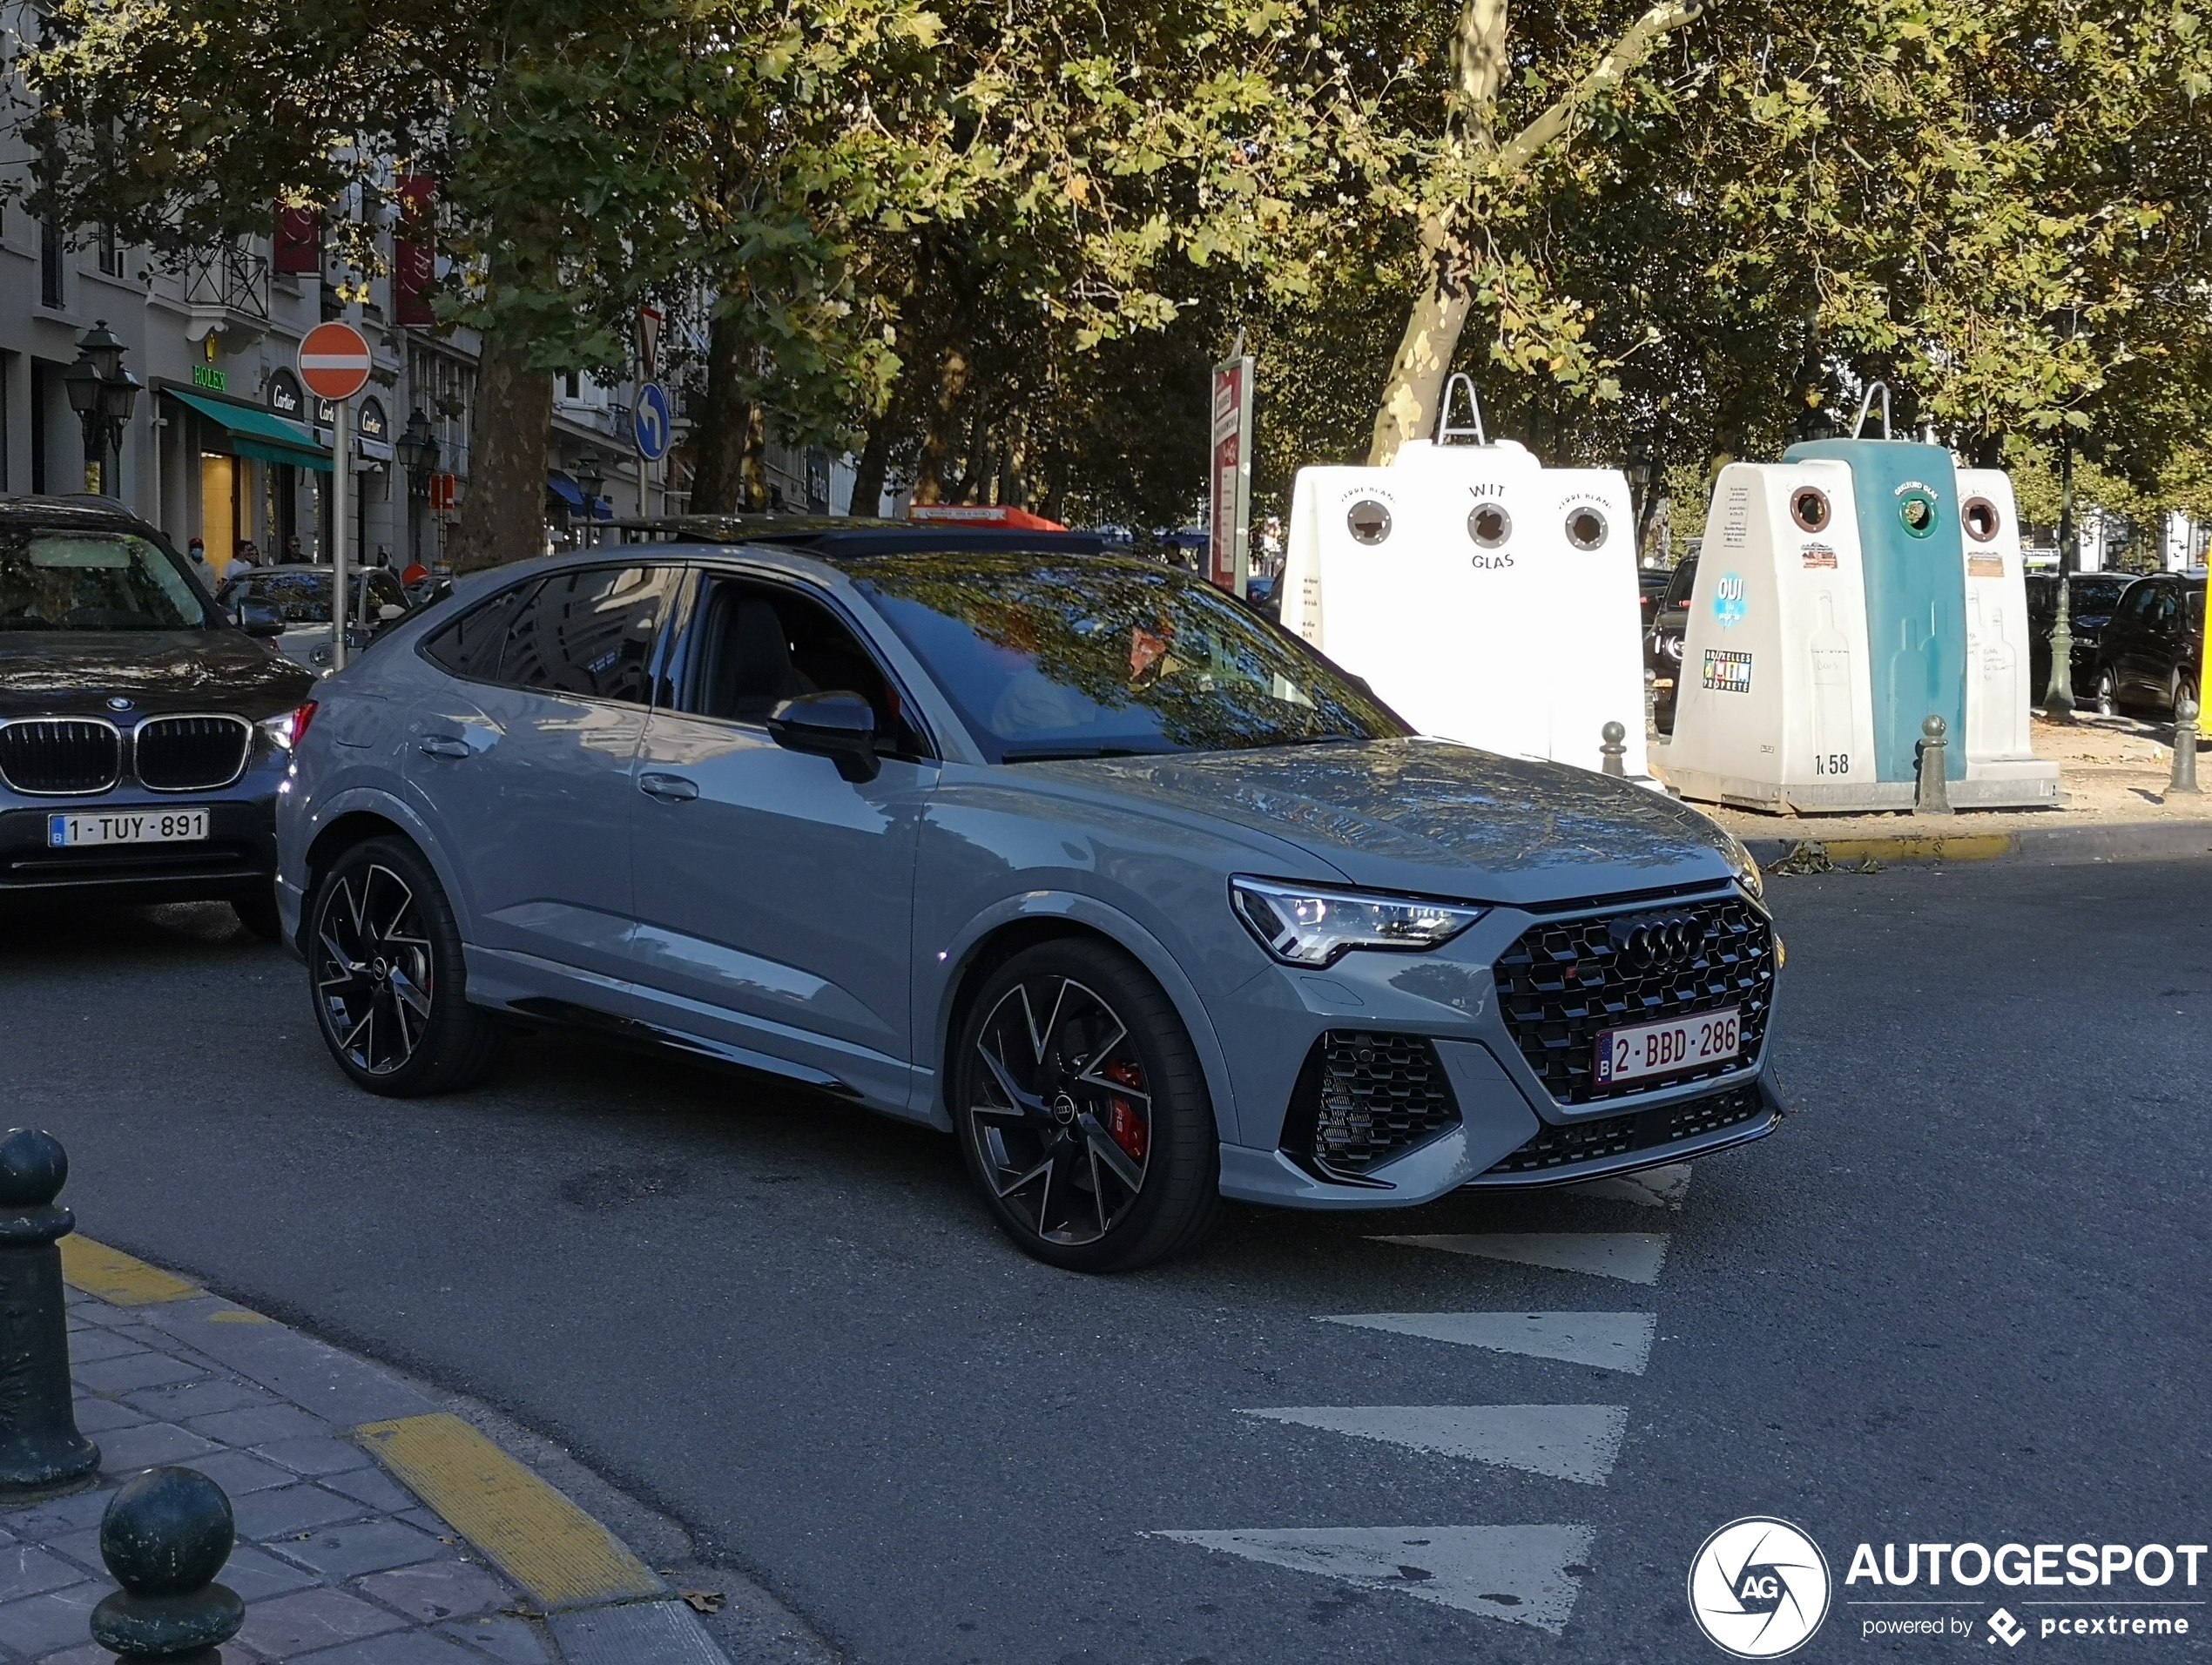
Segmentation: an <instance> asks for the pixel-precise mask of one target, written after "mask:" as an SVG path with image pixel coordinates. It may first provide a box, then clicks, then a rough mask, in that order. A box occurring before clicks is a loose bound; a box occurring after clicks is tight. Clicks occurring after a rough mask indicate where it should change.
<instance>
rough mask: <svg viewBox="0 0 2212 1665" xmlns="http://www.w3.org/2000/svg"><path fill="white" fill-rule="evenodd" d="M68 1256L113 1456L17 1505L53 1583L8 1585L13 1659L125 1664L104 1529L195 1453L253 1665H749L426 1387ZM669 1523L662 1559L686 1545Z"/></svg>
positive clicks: (87, 1385) (125, 1261)
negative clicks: (168, 1465)
mask: <svg viewBox="0 0 2212 1665" xmlns="http://www.w3.org/2000/svg"><path fill="white" fill-rule="evenodd" d="M62 1248H63V1251H64V1253H63V1260H64V1267H63V1272H64V1281H65V1283H66V1284H68V1286H69V1301H70V1305H69V1313H70V1345H71V1363H72V1367H73V1371H72V1373H73V1375H74V1377H75V1379H76V1392H77V1404H78V1414H79V1418H80V1420H81V1424H82V1426H84V1430H85V1432H87V1433H88V1434H90V1435H91V1437H92V1438H93V1439H95V1440H96V1441H98V1443H99V1445H100V1446H102V1448H103V1463H102V1469H101V1473H100V1475H99V1477H98V1480H97V1481H96V1482H95V1484H94V1486H93V1487H92V1488H91V1489H90V1490H86V1491H84V1492H80V1493H76V1494H73V1495H71V1496H68V1497H58V1498H50V1499H44V1500H34V1501H31V1502H28V1503H25V1504H23V1505H20V1506H14V1507H0V1543H6V1544H7V1545H8V1548H9V1552H10V1556H11V1557H12V1558H13V1559H14V1560H16V1561H21V1562H22V1563H23V1569H22V1570H24V1571H25V1572H34V1571H35V1573H36V1574H37V1576H36V1578H35V1579H31V1580H30V1581H25V1580H23V1579H13V1580H10V1581H8V1583H9V1584H10V1586H11V1587H10V1589H9V1590H8V1592H7V1594H8V1596H9V1598H10V1599H7V1600H4V1601H0V1658H5V1659H17V1658H30V1659H37V1660H40V1661H42V1662H45V1665H112V1662H111V1656H110V1655H108V1654H107V1652H106V1651H105V1649H102V1648H98V1647H95V1646H93V1645H91V1642H90V1641H89V1639H88V1636H87V1627H86V1624H85V1621H84V1614H86V1613H88V1612H89V1610H90V1608H91V1605H92V1603H93V1602H95V1601H98V1598H99V1596H100V1595H101V1594H105V1591H106V1590H107V1589H110V1588H112V1587H113V1586H112V1581H111V1580H109V1579H108V1577H107V1576H106V1573H105V1567H102V1565H101V1563H100V1561H99V1559H98V1545H97V1536H98V1534H97V1532H96V1531H94V1530H92V1528H94V1527H97V1525H98V1520H99V1516H100V1514H101V1513H102V1512H103V1511H104V1510H105V1506H106V1502H107V1499H108V1495H109V1493H110V1492H111V1488H112V1487H113V1486H116V1485H117V1484H118V1483H119V1482H120V1481H121V1480H123V1479H125V1478H126V1477H127V1476H128V1475H129V1474H131V1473H134V1472H136V1471H137V1470H138V1469H140V1468H143V1467H145V1466H150V1465H153V1464H158V1463H163V1462H176V1463H181V1464H184V1465H185V1466H202V1467H205V1468H206V1469H207V1470H208V1471H209V1472H210V1473H211V1474H212V1475H213V1477H214V1478H216V1479H217V1480H219V1482H221V1483H225V1485H226V1490H227V1491H229V1492H230V1493H232V1495H233V1508H234V1509H235V1510H236V1511H237V1513H238V1515H239V1546H238V1548H237V1550H235V1551H234V1552H233V1555H232V1558H231V1561H230V1564H229V1565H228V1566H227V1567H226V1569H225V1571H224V1573H223V1574H221V1576H222V1578H223V1580H224V1581H226V1582H229V1583H232V1584H233V1586H234V1587H237V1588H238V1589H239V1594H242V1595H244V1596H245V1597H246V1601H247V1627H246V1630H245V1631H244V1632H242V1633H241V1634H240V1635H239V1639H238V1645H237V1646H236V1648H234V1649H226V1651H232V1652H235V1653H236V1654H237V1655H238V1657H239V1659H240V1660H241V1661H246V1660H252V1661H257V1662H258V1661H280V1660H287V1659H304V1658H309V1657H320V1656H322V1655H323V1653H324V1651H325V1650H326V1649H332V1648H335V1650H336V1651H334V1652H332V1653H331V1654H330V1655H329V1657H330V1658H331V1659H332V1660H333V1661H335V1660H337V1659H340V1658H343V1659H345V1660H346V1661H347V1662H349V1665H356V1662H357V1665H385V1662H387V1661H388V1662H389V1665H405V1662H415V1661H429V1660H436V1661H439V1662H448V1661H450V1662H452V1665H463V1662H469V1665H478V1662H483V1661H486V1660H490V1661H501V1662H506V1661H513V1662H521V1665H601V1662H610V1665H611V1662H615V1661H619V1662H620V1665H730V1656H729V1655H728V1654H726V1653H725V1651H724V1650H723V1648H721V1647H720V1646H718V1643H717V1642H716V1641H715V1639H714V1637H713V1636H712V1635H710V1634H709V1632H708V1630H707V1629H706V1628H705V1625H704V1624H703V1623H702V1622H701V1621H700V1619H699V1617H698V1614H695V1613H694V1612H693V1611H692V1610H691V1608H690V1607H688V1606H687V1605H685V1602H684V1601H679V1600H678V1594H679V1592H678V1590H677V1589H676V1588H673V1587H671V1586H670V1585H669V1584H668V1583H666V1582H665V1581H664V1579H663V1578H662V1576H660V1575H659V1574H656V1573H654V1572H653V1571H652V1570H651V1568H649V1567H647V1566H646V1565H645V1564H644V1562H643V1561H641V1560H640V1559H639V1558H638V1557H637V1555H636V1554H634V1553H633V1552H632V1551H631V1548H630V1547H628V1546H627V1545H626V1544H625V1543H624V1541H623V1540H621V1539H620V1538H617V1536H616V1535H615V1534H614V1533H612V1532H611V1531H610V1530H609V1529H608V1528H607V1527H605V1526H604V1525H603V1524H602V1523H601V1522H600V1521H599V1520H597V1518H596V1517H595V1516H593V1515H592V1514H590V1513H586V1512H585V1511H584V1510H583V1509H581V1508H579V1507H577V1505H576V1503H575V1502H573V1501H572V1500H570V1498H568V1497H567V1496H566V1495H564V1494H563V1493H562V1492H560V1491H558V1490H556V1489H555V1488H554V1487H553V1486H551V1485H550V1484H548V1483H547V1481H546V1480H544V1479H543V1478H542V1477H541V1476H540V1475H539V1474H538V1473H536V1471H535V1469H534V1468H533V1467H531V1466H528V1465H526V1464H524V1463H523V1462H521V1461H518V1460H517V1459H516V1457H515V1456H514V1455H512V1454H511V1453H509V1451H508V1450H507V1449H506V1448H505V1446H504V1445H503V1443H497V1442H495V1441H494V1440H493V1439H489V1438H488V1437H487V1436H486V1434H485V1433H484V1432H482V1431H481V1429H480V1428H479V1427H477V1426H472V1423H471V1421H469V1420H464V1419H462V1418H460V1417H457V1416H455V1415H454V1414H452V1412H451V1410H450V1409H449V1408H448V1407H447V1406H445V1405H440V1404H438V1403H437V1402H435V1400H434V1399H432V1398H431V1397H429V1396H428V1394H427V1393H426V1392H423V1391H422V1390H421V1389H420V1388H418V1387H417V1386H415V1385H413V1384H410V1383H408V1382H406V1381H403V1380H401V1379H399V1378H398V1377H396V1376H395V1375H393V1374H392V1373H390V1372H388V1371H385V1370H383V1369H381V1368H380V1367H379V1366H377V1365H372V1364H369V1363H368V1362H367V1361H366V1360H363V1359H361V1358H355V1357H354V1356H353V1355H351V1354H349V1353H345V1352H341V1351H339V1350H338V1349H337V1348H334V1347H332V1346H329V1345H327V1344H325V1343H323V1342H320V1341H318V1340H316V1339H314V1338H313V1337H310V1336H307V1335H305V1334H303V1333H302V1332H300V1331H297V1330H293V1329H292V1328H290V1327H289V1326H287V1325H282V1324H279V1323H277V1322H275V1321H274V1320H273V1319H271V1318H267V1317H266V1316H265V1315H263V1314H261V1313H259V1312H256V1311H252V1310H251V1309H248V1308H245V1307H241V1306H239V1304H236V1303H234V1302H230V1301H225V1300H222V1299H221V1298H218V1297H215V1296H212V1295H210V1294H208V1293H206V1291H202V1290H200V1289H199V1288H198V1287H197V1286H195V1285H193V1284H190V1283H188V1282H186V1281H185V1280H184V1279H182V1278H179V1277H174V1276H172V1275H171V1274H169V1273H167V1272H165V1271H160V1270H159V1269H158V1268H156V1267H153V1266H150V1265H148V1264H146V1263H145V1262H143V1261H139V1260H137V1259H135V1258H134V1257H131V1256H129V1255H125V1254H123V1253H121V1252H120V1251H118V1250H113V1249H111V1248H108V1247H107V1246H105V1244H98V1243H95V1242H92V1241H91V1240H89V1239H85V1238H83V1237H76V1236H71V1237H65V1238H64V1239H63V1240H62ZM476 1420H482V1419H476ZM395 1482H396V1483H395ZM638 1513H642V1512H638ZM299 1527H304V1528H305V1530H295V1529H294V1528H299ZM657 1535H658V1536H660V1537H662V1538H663V1540H664V1541H663V1542H660V1543H657V1544H655V1545H654V1546H653V1547H654V1548H656V1549H659V1550H662V1551H664V1552H665V1551H666V1550H667V1549H668V1548H669V1547H670V1545H669V1543H668V1542H667V1541H665V1540H667V1539H668V1538H670V1537H671V1536H680V1534H657ZM678 1559H684V1560H688V1559H689V1557H688V1556H679V1557H678ZM672 1570H673V1569H671V1571H672ZM686 1570H687V1571H690V1570H691V1569H686ZM698 1571H699V1573H700V1574H703V1575H704V1576H705V1577H718V1574H712V1573H711V1572H707V1571H706V1569H698ZM764 1594H765V1593H764ZM749 1616H750V1615H749ZM793 1640H798V1638H795V1637H794V1638H793ZM777 1652H778V1653H779V1655H782V1656H784V1657H790V1658H794V1659H796V1658H800V1657H804V1656H805V1655H801V1654H795V1653H792V1652H790V1651H789V1650H787V1649H778V1650H777ZM745 1657H746V1658H747V1659H748V1660H750V1659H752V1658H756V1657H765V1655H754V1654H753V1653H752V1650H751V1649H750V1648H747V1649H746V1651H745Z"/></svg>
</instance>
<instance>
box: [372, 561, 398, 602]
mask: <svg viewBox="0 0 2212 1665" xmlns="http://www.w3.org/2000/svg"><path fill="white" fill-rule="evenodd" d="M368 604H369V606H370V607H371V608H372V609H374V608H378V607H404V606H406V605H407V591H406V590H402V589H401V588H400V581H399V577H398V576H397V575H396V574H394V573H390V572H387V571H386V570H384V569H383V568H381V567H377V568H374V569H372V570H370V572H369V575H368Z"/></svg>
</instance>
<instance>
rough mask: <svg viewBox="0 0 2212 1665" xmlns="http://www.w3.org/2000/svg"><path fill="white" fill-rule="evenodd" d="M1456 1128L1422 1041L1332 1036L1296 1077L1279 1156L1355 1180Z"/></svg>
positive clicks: (1444, 1084) (1448, 1097) (1443, 1083)
mask: <svg viewBox="0 0 2212 1665" xmlns="http://www.w3.org/2000/svg"><path fill="white" fill-rule="evenodd" d="M1459 1121H1460V1106H1459V1101H1458V1100H1457V1099H1455V1098H1454V1097H1453V1095H1452V1084H1451V1082H1450V1081H1449V1080H1447V1078H1446V1076H1445V1074H1444V1063H1443V1061H1442V1060H1441V1059H1440V1058H1439V1057H1438V1056H1437V1055H1436V1048H1435V1047H1434V1046H1433V1044H1431V1043H1430V1042H1429V1041H1426V1040H1425V1039H1423V1038H1422V1037H1421V1036H1420V1035H1384V1034H1374V1033H1370V1032H1369V1031H1367V1030H1365V1029H1331V1030H1329V1031H1328V1032H1327V1033H1326V1034H1325V1035H1322V1036H1321V1038H1320V1039H1319V1040H1318V1041H1315V1042H1314V1043H1313V1049H1312V1051H1311V1052H1309V1053H1308V1054H1307V1055H1306V1059H1305V1068H1303V1069H1301V1070H1300V1071H1299V1072H1298V1085H1297V1086H1296V1088H1294V1089H1292V1091H1291V1112H1290V1115H1289V1116H1288V1117H1287V1118H1286V1119H1285V1122H1284V1126H1283V1149H1284V1150H1285V1152H1287V1153H1288V1154H1289V1155H1290V1156H1291V1159H1292V1160H1293V1161H1295V1162H1297V1163H1299V1164H1300V1165H1301V1166H1303V1167H1305V1169H1307V1170H1309V1171H1310V1172H1312V1173H1316V1174H1318V1175H1320V1176H1322V1177H1323V1178H1326V1179H1351V1180H1354V1181H1357V1180H1358V1179H1359V1178H1361V1177H1363V1176H1365V1175H1366V1173H1367V1171H1368V1170H1370V1169H1372V1168H1374V1167H1376V1166H1377V1165H1378V1164H1379V1163H1385V1162H1387V1161H1389V1160H1390V1159H1391V1158H1392V1157H1393V1156H1403V1155H1404V1154H1405V1153H1406V1151H1408V1150H1411V1149H1413V1148H1414V1147H1415V1146H1417V1145H1422V1144H1426V1143H1428V1141H1429V1140H1431V1139H1433V1138H1434V1137H1436V1136H1438V1135H1439V1134H1440V1133H1443V1132H1444V1131H1446V1130H1447V1129H1450V1128H1453V1127H1456V1126H1458V1125H1459Z"/></svg>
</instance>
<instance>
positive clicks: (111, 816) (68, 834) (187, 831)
mask: <svg viewBox="0 0 2212 1665" xmlns="http://www.w3.org/2000/svg"><path fill="white" fill-rule="evenodd" d="M206 836H207V812H206V810H204V809H147V810H122V811H111V812H109V813H107V814H105V815H49V816H48V817H47V818H46V842H47V844H48V845H49V846H51V847H52V848H54V849H57V850H69V849H74V848H76V847H77V846H79V845H85V844H189V843H192V841H193V840H195V839H204V838H206Z"/></svg>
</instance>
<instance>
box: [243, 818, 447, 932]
mask: <svg viewBox="0 0 2212 1665" xmlns="http://www.w3.org/2000/svg"><path fill="white" fill-rule="evenodd" d="M358 814H368V815H374V816H377V817H379V818H381V819H384V820H387V821H389V822H391V823H392V824H393V825H394V826H396V827H398V828H399V829H400V831H401V832H403V833H405V834H406V835H407V837H408V838H409V839H412V840H413V841H414V843H415V847H416V848H417V849H419V850H421V852H422V854H423V857H424V859H426V860H428V862H429V864H430V866H431V870H432V871H433V872H435V873H436V874H437V876H438V884H439V886H441V887H442V889H443V890H444V891H445V893H446V900H447V902H448V906H450V907H452V908H453V911H454V915H455V922H456V923H457V924H458V925H459V926H460V927H461V939H462V943H463V945H464V946H465V945H466V944H467V942H468V940H469V919H468V915H467V913H466V912H465V911H464V909H463V906H462V898H463V896H464V894H465V890H464V888H463V886H462V879H461V873H460V870H459V868H458V866H456V864H455V861H454V859H453V857H452V854H451V853H450V852H449V851H448V849H447V848H446V847H445V846H444V845H443V844H442V843H441V842H440V841H439V839H438V835H437V834H436V833H435V832H433V831H432V830H431V828H430V824H429V823H428V821H426V820H424V819H422V817H421V814H420V813H418V812H416V811H415V809H414V808H413V807H412V806H409V805H408V802H407V800H406V799H403V798H401V797H400V796H399V795H398V794H397V793H395V792H392V791H391V790H389V789H388V788H387V787H384V786H381V785H372V784H370V783H368V782H361V783H360V784H357V785H351V786H341V787H340V788H339V789H338V790H337V791H335V792H328V793H320V792H319V793H317V794H316V795H315V797H314V799H313V800H312V801H311V802H309V803H307V804H306V805H304V806H301V807H300V809H298V810H297V811H295V812H293V814H292V815H289V816H284V817H280V821H279V826H278V853H277V907H278V911H279V913H280V915H281V916H282V919H283V921H284V936H285V940H286V941H287V942H291V941H296V940H298V938H299V934H300V910H301V909H302V908H303V907H306V905H307V853H308V852H309V851H310V850H312V849H314V844H315V840H316V839H319V838H320V837H321V836H322V834H323V833H324V832H326V831H327V830H328V829H329V828H330V827H332V826H335V825H336V824H337V823H338V822H339V821H341V820H342V819H345V818H346V817H347V816H348V815H358Z"/></svg>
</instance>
